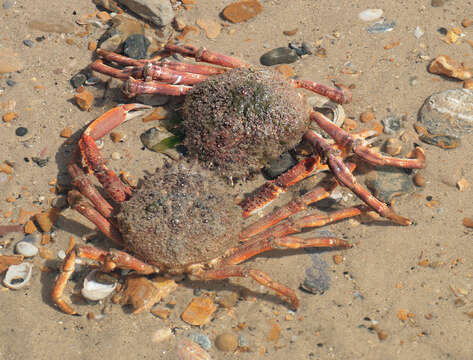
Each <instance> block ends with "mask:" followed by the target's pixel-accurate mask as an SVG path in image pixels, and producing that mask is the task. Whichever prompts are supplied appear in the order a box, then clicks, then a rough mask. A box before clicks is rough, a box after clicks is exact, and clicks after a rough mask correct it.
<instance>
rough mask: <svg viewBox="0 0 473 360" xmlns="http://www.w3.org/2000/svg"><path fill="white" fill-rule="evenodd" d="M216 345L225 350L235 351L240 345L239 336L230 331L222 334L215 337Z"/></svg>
mask: <svg viewBox="0 0 473 360" xmlns="http://www.w3.org/2000/svg"><path fill="white" fill-rule="evenodd" d="M215 347H216V348H217V349H219V350H220V351H224V352H230V351H235V350H236V348H237V347H238V337H237V336H236V335H235V334H233V333H230V332H227V333H223V334H220V335H218V336H217V338H216V339H215Z"/></svg>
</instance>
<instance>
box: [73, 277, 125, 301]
mask: <svg viewBox="0 0 473 360" xmlns="http://www.w3.org/2000/svg"><path fill="white" fill-rule="evenodd" d="M97 272H98V270H92V271H91V272H90V273H89V274H88V275H87V276H86V278H85V279H84V286H83V288H82V290H81V294H82V296H83V297H85V298H86V299H89V300H92V301H98V300H102V299H104V298H106V297H107V296H108V295H110V294H111V293H112V292H113V291H114V290H115V288H116V287H117V283H113V284H104V283H101V282H98V281H97V280H96V278H95V274H96V273H97Z"/></svg>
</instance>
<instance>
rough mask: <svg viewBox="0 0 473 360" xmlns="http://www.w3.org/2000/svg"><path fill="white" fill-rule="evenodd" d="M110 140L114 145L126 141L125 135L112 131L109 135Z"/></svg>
mask: <svg viewBox="0 0 473 360" xmlns="http://www.w3.org/2000/svg"><path fill="white" fill-rule="evenodd" d="M110 139H112V141H113V142H114V143H118V142H123V141H125V139H126V134H124V133H122V132H119V131H112V132H111V133H110Z"/></svg>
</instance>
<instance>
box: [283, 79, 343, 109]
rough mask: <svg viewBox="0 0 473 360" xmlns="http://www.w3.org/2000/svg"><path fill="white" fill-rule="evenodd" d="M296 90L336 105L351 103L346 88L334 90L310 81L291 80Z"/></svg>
mask: <svg viewBox="0 0 473 360" xmlns="http://www.w3.org/2000/svg"><path fill="white" fill-rule="evenodd" d="M292 83H293V84H294V86H295V87H296V88H303V89H307V90H310V91H313V92H315V93H317V94H320V95H323V96H325V97H327V98H329V99H330V100H332V101H334V102H336V103H338V104H348V103H349V102H350V101H351V97H352V95H351V91H350V90H349V89H347V88H340V89H336V88H333V87H330V86H327V85H322V84H319V83H316V82H315V81H310V80H292Z"/></svg>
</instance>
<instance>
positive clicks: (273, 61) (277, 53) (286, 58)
mask: <svg viewBox="0 0 473 360" xmlns="http://www.w3.org/2000/svg"><path fill="white" fill-rule="evenodd" d="M298 59H299V56H297V53H296V51H295V50H293V49H289V48H288V47H279V48H276V49H273V50H270V51H268V52H267V53H265V54H264V55H262V56H261V58H260V62H261V64H263V65H266V66H272V65H278V64H291V63H293V62H296V61H297V60H298Z"/></svg>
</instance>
